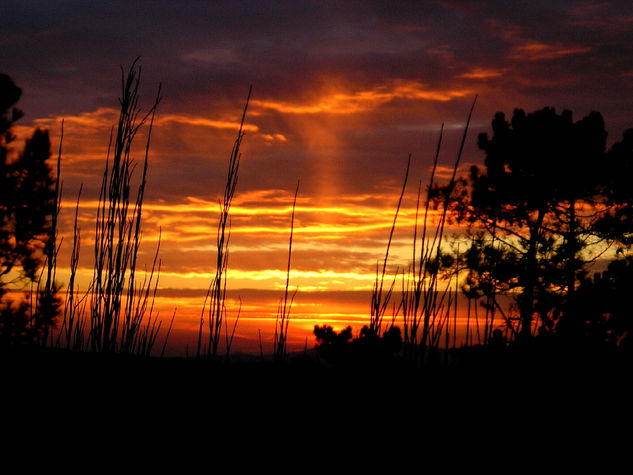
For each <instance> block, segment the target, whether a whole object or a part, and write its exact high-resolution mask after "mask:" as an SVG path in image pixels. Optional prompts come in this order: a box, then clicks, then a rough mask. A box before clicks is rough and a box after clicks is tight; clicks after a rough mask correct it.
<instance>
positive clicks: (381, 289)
mask: <svg viewBox="0 0 633 475" xmlns="http://www.w3.org/2000/svg"><path fill="white" fill-rule="evenodd" d="M410 169H411V155H410V154H409V158H408V159H407V169H406V172H405V175H404V180H403V183H402V189H401V190H400V197H399V198H398V204H397V205H396V212H395V215H394V217H393V223H392V224H391V230H390V231H389V239H388V240H387V249H386V250H385V258H384V260H383V262H382V270H380V269H379V264H378V263H376V278H375V280H374V285H373V288H372V294H371V311H370V319H369V330H370V332H371V333H372V334H373V335H376V336H380V334H381V331H382V322H383V319H384V316H385V313H386V311H387V307H388V306H389V302H390V300H391V296H392V294H393V289H394V286H395V284H396V280H397V274H398V272H397V271H396V276H395V277H394V279H393V280H392V282H391V284H390V285H389V289H385V276H386V273H387V262H388V260H389V250H390V248H391V242H392V240H393V234H394V232H395V230H396V223H397V221H398V214H399V213H400V208H401V206H402V199H403V197H404V193H405V190H406V188H407V182H408V180H409V170H410ZM395 313H396V311H395V310H394V318H395Z"/></svg>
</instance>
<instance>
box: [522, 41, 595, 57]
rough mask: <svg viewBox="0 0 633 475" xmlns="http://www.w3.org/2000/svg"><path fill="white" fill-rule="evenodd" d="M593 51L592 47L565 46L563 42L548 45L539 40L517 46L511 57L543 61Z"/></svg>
mask: <svg viewBox="0 0 633 475" xmlns="http://www.w3.org/2000/svg"><path fill="white" fill-rule="evenodd" d="M589 51H591V48H590V47H582V46H565V45H562V44H556V45H548V44H545V43H540V42H537V41H528V42H527V43H524V44H521V45H518V46H515V47H514V48H513V49H512V53H511V54H510V58H511V59H515V60H519V61H541V60H549V59H557V58H561V57H563V56H569V55H573V54H582V53H587V52H589Z"/></svg>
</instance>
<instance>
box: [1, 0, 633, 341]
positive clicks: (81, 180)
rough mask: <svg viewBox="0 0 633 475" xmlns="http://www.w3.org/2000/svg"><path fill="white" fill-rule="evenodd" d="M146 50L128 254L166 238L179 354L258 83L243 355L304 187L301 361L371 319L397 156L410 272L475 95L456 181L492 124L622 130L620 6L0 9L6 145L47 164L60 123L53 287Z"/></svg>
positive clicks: (209, 269)
mask: <svg viewBox="0 0 633 475" xmlns="http://www.w3.org/2000/svg"><path fill="white" fill-rule="evenodd" d="M138 56H140V60H139V64H140V65H141V66H142V80H141V95H142V103H143V106H144V107H147V106H148V105H150V104H151V102H152V100H153V98H154V96H155V94H156V91H157V89H158V85H159V83H162V95H163V100H162V101H161V103H160V105H159V107H158V114H157V118H156V123H155V128H154V131H153V136H152V145H151V151H150V169H149V175H148V189H147V192H146V200H145V210H144V212H145V215H144V217H145V221H144V235H143V238H144V243H145V245H146V246H145V248H144V249H145V253H144V254H143V256H141V259H142V261H143V262H144V263H147V264H151V258H152V253H153V249H154V247H155V245H156V242H157V236H158V229H159V228H160V229H162V242H161V250H160V257H161V260H162V268H161V277H160V288H161V290H160V292H159V302H158V303H159V309H160V312H161V313H160V315H161V317H162V318H164V319H169V318H170V317H171V314H172V312H173V310H174V308H175V307H177V313H176V324H175V325H176V327H175V328H176V330H177V331H176V333H175V334H176V335H177V341H178V342H180V343H181V344H182V342H185V341H189V340H187V339H188V338H189V337H191V338H190V341H193V340H194V333H195V331H196V328H197V319H198V318H199V314H200V309H201V306H202V300H203V298H204V292H205V290H206V287H207V285H208V284H209V282H210V279H211V278H212V276H213V274H214V272H215V264H214V259H215V251H214V246H215V229H216V226H217V216H218V204H217V202H218V199H219V197H220V196H221V194H222V193H223V190H224V182H225V178H226V168H227V162H228V156H229V154H230V151H231V148H232V144H233V141H234V139H235V136H236V133H237V127H238V125H239V119H240V117H241V113H242V109H243V107H244V102H245V100H246V96H247V93H248V89H249V86H250V85H252V86H253V93H252V98H251V102H250V105H249V109H248V113H247V117H246V126H245V132H246V135H245V137H244V142H243V148H242V152H243V153H242V162H241V167H240V170H239V181H238V185H237V192H236V196H235V201H234V205H233V208H232V237H231V250H230V258H229V288H230V290H231V292H230V296H231V299H232V300H231V302H230V303H231V304H232V307H231V308H229V313H231V312H232V311H233V309H234V308H235V306H234V305H233V304H234V302H235V300H234V299H237V297H238V296H239V297H241V299H242V302H243V307H242V309H243V310H242V317H243V318H242V320H241V322H240V324H239V326H238V330H237V338H238V339H237V342H236V343H237V346H238V347H240V348H243V349H252V348H254V347H255V346H254V345H255V343H254V342H256V340H257V338H258V331H259V330H261V332H262V338H263V339H264V342H265V344H268V342H269V340H270V338H271V337H272V325H273V323H274V317H275V311H276V305H277V301H278V300H279V298H280V297H281V296H282V293H283V288H284V285H285V266H286V258H287V252H288V237H289V225H290V211H291V206H292V198H293V195H294V190H295V187H296V185H297V181H298V180H299V181H300V188H299V195H298V201H297V209H296V221H295V236H294V243H293V256H292V274H291V282H290V286H291V287H292V288H293V289H294V288H295V287H298V294H297V300H296V304H295V306H294V307H293V311H292V317H293V320H292V321H291V324H290V329H291V332H292V338H291V342H292V344H293V345H295V347H297V346H301V345H303V342H304V341H305V338H306V337H308V339H309V340H308V341H309V344H312V343H313V341H312V337H311V330H312V328H313V326H314V325H315V324H324V323H328V324H332V325H333V326H334V327H335V328H337V329H339V328H342V327H344V326H346V325H348V324H351V325H352V326H353V327H354V328H355V329H359V328H360V327H361V326H362V325H363V324H365V323H367V322H368V318H369V317H368V315H369V304H370V302H369V297H368V293H367V291H368V290H370V289H371V286H372V283H373V279H374V274H375V266H376V262H377V261H378V260H380V259H381V258H382V257H383V256H384V251H385V246H386V243H387V238H388V236H389V230H390V226H391V223H392V220H393V215H394V212H395V206H396V203H397V200H398V194H399V191H400V186H401V184H402V180H403V177H404V172H405V168H406V163H407V157H408V155H409V154H411V155H412V171H411V177H410V183H409V187H408V189H407V194H406V196H405V201H404V208H403V211H402V214H401V215H400V218H399V222H398V223H399V227H398V232H397V234H396V236H395V237H396V241H395V248H394V250H393V260H392V263H393V265H394V266H406V265H407V258H408V257H409V255H410V243H411V235H412V227H411V225H412V223H413V219H414V214H415V198H416V193H417V183H418V181H419V180H423V182H426V180H427V178H428V172H429V168H430V165H431V163H432V160H433V156H434V151H435V146H436V142H437V139H438V134H439V131H440V127H441V124H442V123H444V127H445V129H444V130H445V138H444V144H443V149H442V154H441V156H440V162H441V167H442V168H440V171H441V172H442V171H443V172H444V176H446V171H447V170H449V167H451V166H452V163H453V161H454V159H455V156H456V153H457V149H458V146H459V140H460V138H461V135H462V134H463V128H464V124H465V121H466V118H467V116H468V111H469V110H470V107H471V104H472V102H473V100H474V98H475V96H476V95H477V96H478V99H477V103H476V107H475V110H474V113H473V118H472V122H471V129H470V131H469V134H468V140H467V142H466V146H465V150H464V157H463V167H467V166H468V165H470V164H472V163H482V161H483V154H482V152H481V151H479V150H478V149H477V142H476V137H477V134H478V133H479V132H489V131H490V122H491V120H492V118H493V115H494V113H495V112H497V111H503V112H505V113H506V114H507V115H511V113H512V110H513V109H514V108H522V109H524V110H526V111H527V112H531V111H533V110H536V109H540V108H542V107H544V106H551V107H555V108H556V110H557V111H562V110H563V109H570V110H572V111H573V113H574V118H575V119H580V118H581V117H583V116H584V115H586V114H588V113H589V112H591V111H592V110H597V111H600V112H601V113H602V114H603V116H604V118H605V122H606V128H607V130H608V132H609V143H612V142H613V141H617V140H619V139H620V137H621V135H622V132H623V131H624V130H625V129H627V128H630V127H633V4H632V3H631V2H629V1H605V2H601V1H560V2H556V1H534V0H532V1H529V2H528V1H513V2H507V1H501V0H499V1H466V0H464V1H457V0H455V1H452V0H444V1H439V0H438V1H425V2H422V1H384V2H374V1H363V2H356V1H349V2H342V1H341V2H337V1H289V0H286V1H269V2H262V1H260V2H257V1H230V2H229V1H226V2H216V1H181V2H177V1H174V2H156V1H130V0H127V1H107V2H85V1H82V0H74V1H56V2H49V1H41V0H32V1H20V0H15V1H14V0H4V1H3V2H2V4H1V5H0V72H3V73H6V74H9V75H10V76H11V77H12V78H13V80H14V81H15V83H16V84H17V85H18V86H19V87H21V88H22V90H23V95H22V98H21V100H20V102H19V104H18V106H19V107H20V108H21V109H22V110H23V111H24V112H25V117H24V118H23V119H22V120H21V121H20V122H19V127H17V128H16V134H17V135H18V136H19V137H20V138H22V139H23V138H25V137H26V136H27V135H28V134H29V133H30V132H31V131H32V130H33V128H34V127H35V126H40V127H45V128H47V129H49V131H50V133H51V137H52V142H53V149H56V147H57V146H58V144H59V136H60V126H61V120H62V119H64V121H65V126H64V142H63V161H62V174H63V182H64V214H63V216H62V219H63V223H64V229H63V230H62V232H63V233H64V234H65V235H66V236H67V237H66V238H65V240H64V242H63V243H62V251H61V252H62V254H61V257H60V263H59V267H60V270H59V275H60V280H62V281H63V280H64V277H63V276H64V271H65V269H67V268H68V260H67V256H68V253H69V246H70V244H71V240H72V239H71V238H70V236H69V235H68V232H69V231H70V224H71V220H72V208H73V206H74V202H75V201H76V198H77V192H78V190H79V186H80V185H81V184H83V187H84V191H83V195H82V203H81V209H82V221H81V228H82V239H84V238H85V243H83V241H82V243H83V246H84V247H83V248H82V254H84V259H82V262H83V266H84V270H83V271H82V272H83V273H84V275H85V276H86V275H88V274H89V272H90V262H89V260H90V234H91V231H92V227H91V226H92V225H93V223H94V212H95V207H94V206H95V201H96V198H97V195H98V191H99V183H100V176H101V173H102V170H103V166H104V163H105V156H106V150H107V145H108V137H109V131H110V128H111V126H112V125H113V124H115V122H116V119H117V106H118V102H117V98H118V97H119V95H120V86H121V81H120V78H121V67H123V68H124V69H126V68H129V66H130V65H131V64H132V62H133V60H134V59H135V58H136V57H138ZM139 158H141V155H140V154H139ZM596 166H597V167H598V166H600V164H596ZM175 341H176V340H175ZM240 345H241V346H240Z"/></svg>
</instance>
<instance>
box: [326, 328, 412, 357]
mask: <svg viewBox="0 0 633 475" xmlns="http://www.w3.org/2000/svg"><path fill="white" fill-rule="evenodd" d="M314 335H315V337H316V340H317V345H316V349H317V351H318V353H319V356H321V357H322V358H323V359H324V360H325V361H326V362H328V363H331V364H337V363H361V362H364V363H379V362H386V361H388V360H390V359H392V358H393V357H394V356H395V355H397V354H399V353H400V351H401V349H402V336H401V332H400V328H398V327H397V326H391V327H389V328H388V329H387V330H386V331H384V332H383V333H382V335H378V334H377V332H376V331H374V330H373V329H372V328H371V326H368V325H365V326H364V327H363V328H362V329H361V331H360V335H359V337H358V338H354V339H352V328H351V327H350V326H348V327H346V328H345V329H344V330H341V331H340V332H339V333H336V332H335V331H334V329H333V328H332V327H331V326H329V325H323V326H321V327H319V326H315V327H314Z"/></svg>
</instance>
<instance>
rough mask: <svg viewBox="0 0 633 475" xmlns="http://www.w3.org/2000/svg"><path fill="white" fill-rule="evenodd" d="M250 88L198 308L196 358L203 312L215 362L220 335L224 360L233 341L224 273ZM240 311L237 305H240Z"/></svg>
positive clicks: (210, 354) (210, 355) (209, 353)
mask: <svg viewBox="0 0 633 475" xmlns="http://www.w3.org/2000/svg"><path fill="white" fill-rule="evenodd" d="M252 90H253V88H252V86H251V87H250V88H249V90H248V96H247V98H246V104H245V105H244V110H243V112H242V119H241V121H240V127H239V130H238V132H237V138H236V139H235V142H234V144H233V150H232V151H231V155H230V156H229V166H228V171H227V177H226V186H225V188H224V196H223V198H222V201H221V202H220V218H219V220H218V228H217V234H216V248H217V255H216V268H215V277H214V278H213V280H212V281H211V283H210V284H209V288H208V290H207V294H206V296H205V299H204V303H203V306H202V312H201V315H200V325H199V328H198V345H197V352H196V353H197V357H198V358H201V357H202V335H203V329H204V319H205V312H207V325H208V329H209V335H208V342H207V345H206V357H207V358H211V359H215V358H216V357H217V354H218V350H219V346H220V342H221V339H222V331H223V330H224V332H225V339H226V357H227V358H228V354H229V351H230V346H231V345H230V343H231V342H232V340H233V335H234V333H235V328H236V326H237V321H238V319H239V312H238V315H237V317H236V320H235V324H234V326H233V330H232V332H231V336H230V337H229V336H228V328H227V327H226V322H225V320H226V284H227V278H226V273H227V269H228V258H229V242H230V238H231V224H230V215H229V213H230V210H231V203H232V201H233V197H234V195H235V189H236V186H237V178H238V171H239V167H240V159H241V152H240V146H241V144H242V139H243V137H244V121H245V119H246V111H247V109H248V104H249V102H250V98H251V93H252ZM240 307H241V304H240Z"/></svg>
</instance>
